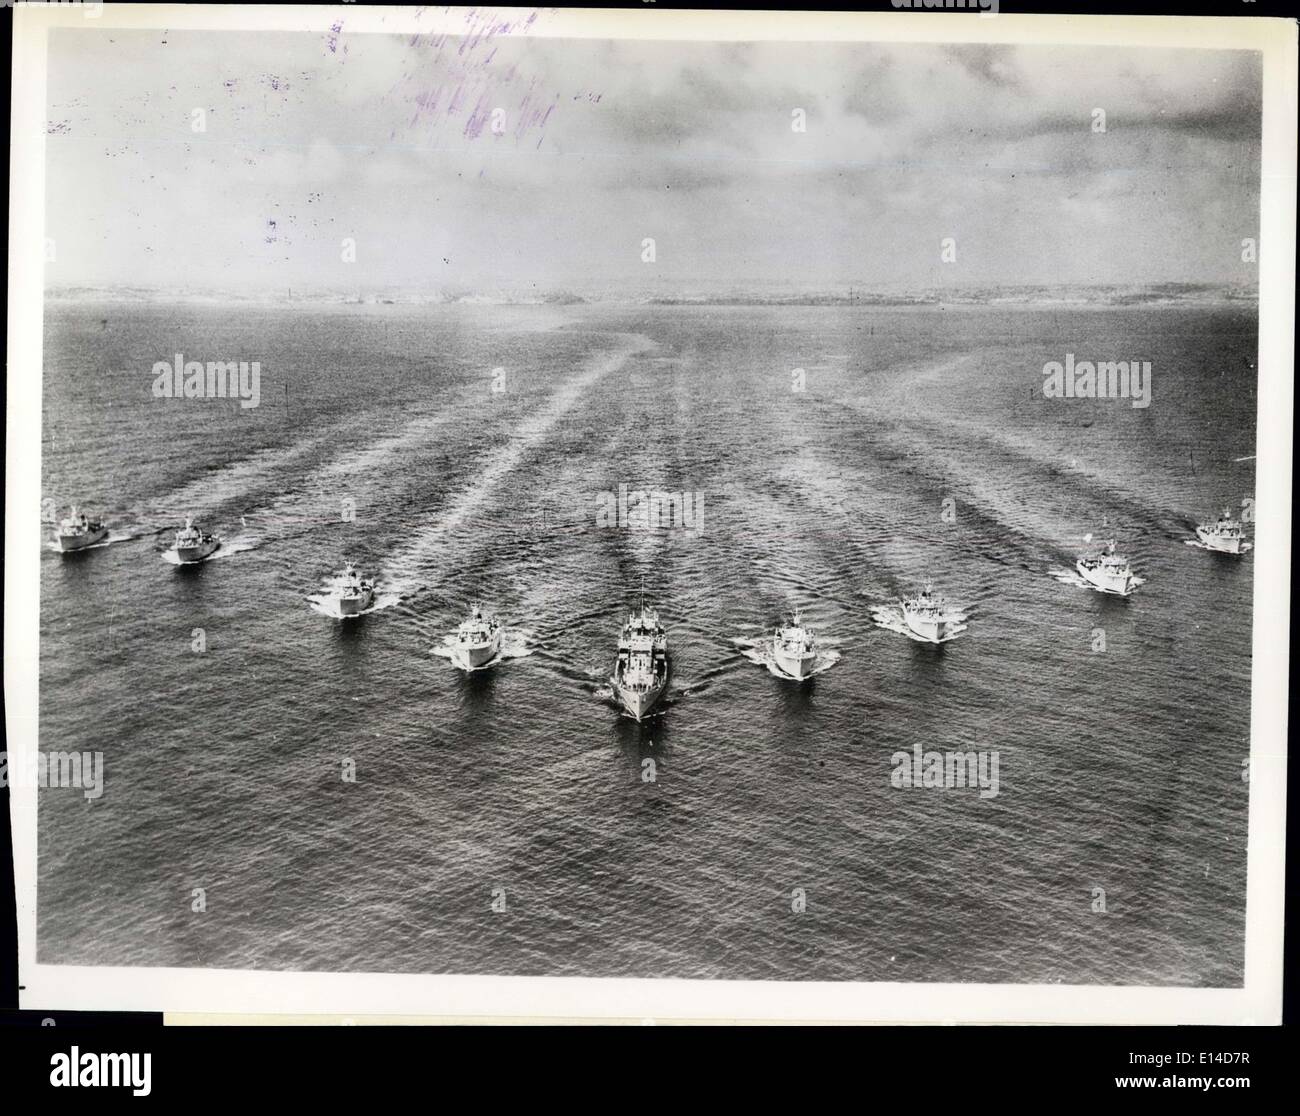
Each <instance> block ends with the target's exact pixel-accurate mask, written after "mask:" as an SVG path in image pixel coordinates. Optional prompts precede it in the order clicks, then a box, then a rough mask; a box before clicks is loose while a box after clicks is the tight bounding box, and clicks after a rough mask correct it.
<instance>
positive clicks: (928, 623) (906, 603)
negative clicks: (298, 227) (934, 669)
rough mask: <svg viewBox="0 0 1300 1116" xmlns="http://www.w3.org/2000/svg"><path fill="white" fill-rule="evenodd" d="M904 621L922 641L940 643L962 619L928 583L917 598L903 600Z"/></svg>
mask: <svg viewBox="0 0 1300 1116" xmlns="http://www.w3.org/2000/svg"><path fill="white" fill-rule="evenodd" d="M903 620H904V622H906V624H907V626H908V628H909V629H910V630H911V631H912V632H913V633H915V634H916V635H918V636H920V637H921V638H922V639H928V640H929V641H930V642H931V643H940V642H942V641H943V639H944V637H945V636H947V635H948V634H949V633H951V632H952V630H953V628H955V627H956V626H957V624H958V623H960V621H961V617H960V615H959V614H958V613H957V612H955V611H954V610H953V609H951V608H949V606H948V602H947V601H945V600H944V599H943V598H942V597H941V596H939V595H938V594H937V593H936V592H935V591H934V586H933V584H931V583H930V582H928V581H927V582H926V583H925V585H924V586H922V588H921V591H920V592H919V593H917V595H916V596H915V597H904V598H903Z"/></svg>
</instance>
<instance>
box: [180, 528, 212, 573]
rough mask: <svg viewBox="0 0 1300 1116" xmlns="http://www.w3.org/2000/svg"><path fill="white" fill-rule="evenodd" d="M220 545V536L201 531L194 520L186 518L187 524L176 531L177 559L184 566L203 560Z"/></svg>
mask: <svg viewBox="0 0 1300 1116" xmlns="http://www.w3.org/2000/svg"><path fill="white" fill-rule="evenodd" d="M220 545H221V539H220V538H218V537H217V536H216V535H209V534H207V533H206V532H204V531H200V530H199V529H198V528H197V527H195V526H194V520H192V519H189V518H186V520H185V526H184V527H183V528H182V529H181V530H179V531H177V532H176V560H177V561H178V562H180V564H181V565H183V566H188V565H192V564H193V563H195V562H202V561H203V559H204V558H206V557H207V556H208V555H209V554H211V553H212V552H213V551H215V550H216V549H217V547H219V546H220Z"/></svg>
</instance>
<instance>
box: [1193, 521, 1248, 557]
mask: <svg viewBox="0 0 1300 1116" xmlns="http://www.w3.org/2000/svg"><path fill="white" fill-rule="evenodd" d="M1196 537H1197V538H1198V539H1200V540H1201V542H1203V543H1204V544H1205V545H1206V546H1207V547H1209V548H1210V549H1211V550H1217V551H1218V552H1219V553H1220V554H1240V553H1241V542H1242V540H1241V537H1240V536H1238V537H1237V538H1235V539H1225V538H1224V537H1223V536H1222V535H1216V534H1215V533H1214V532H1213V531H1207V530H1206V529H1205V528H1204V527H1198V528H1196Z"/></svg>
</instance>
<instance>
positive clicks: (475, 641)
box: [451, 605, 501, 670]
mask: <svg viewBox="0 0 1300 1116" xmlns="http://www.w3.org/2000/svg"><path fill="white" fill-rule="evenodd" d="M500 651H501V625H500V623H499V622H498V621H497V618H496V617H495V616H484V615H483V610H482V609H481V608H480V607H479V606H478V605H473V606H472V607H471V608H470V610H469V618H468V619H467V620H466V621H465V622H464V623H462V624H461V626H460V627H459V628H457V629H456V635H455V638H454V639H453V641H452V645H451V657H452V661H453V662H455V663H456V665H457V666H460V667H462V668H464V669H465V670H473V669H475V668H476V667H481V666H483V665H484V664H486V663H489V662H491V661H492V660H493V659H494V658H496V656H497V655H498V654H499V653H500Z"/></svg>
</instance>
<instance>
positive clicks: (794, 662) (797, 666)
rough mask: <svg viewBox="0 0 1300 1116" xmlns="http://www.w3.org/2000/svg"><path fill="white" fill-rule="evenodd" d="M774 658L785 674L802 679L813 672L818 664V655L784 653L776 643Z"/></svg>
mask: <svg viewBox="0 0 1300 1116" xmlns="http://www.w3.org/2000/svg"><path fill="white" fill-rule="evenodd" d="M772 659H773V660H774V661H775V663H776V665H777V666H778V667H779V668H780V669H781V670H782V671H783V672H784V673H785V674H788V675H789V676H790V677H791V678H797V679H799V680H800V681H802V680H803V679H805V678H807V677H808V676H809V675H810V674H812V672H813V667H814V666H816V664H817V656H816V655H783V654H782V653H781V652H780V651H779V650H778V649H777V647H776V645H775V644H773V646H772Z"/></svg>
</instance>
